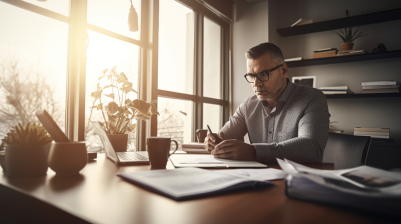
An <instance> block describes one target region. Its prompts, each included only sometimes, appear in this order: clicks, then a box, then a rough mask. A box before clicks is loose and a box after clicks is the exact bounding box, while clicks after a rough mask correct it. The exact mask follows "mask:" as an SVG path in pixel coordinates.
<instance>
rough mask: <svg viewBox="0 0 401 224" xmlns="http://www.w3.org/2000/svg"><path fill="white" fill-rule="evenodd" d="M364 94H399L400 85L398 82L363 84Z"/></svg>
mask: <svg viewBox="0 0 401 224" xmlns="http://www.w3.org/2000/svg"><path fill="white" fill-rule="evenodd" d="M361 85H362V93H399V92H400V83H399V82H397V81H393V80H390V81H374V82H363V83H361Z"/></svg>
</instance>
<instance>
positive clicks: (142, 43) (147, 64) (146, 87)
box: [0, 0, 232, 151]
mask: <svg viewBox="0 0 401 224" xmlns="http://www.w3.org/2000/svg"><path fill="white" fill-rule="evenodd" d="M0 1H1V2H4V3H7V4H10V5H13V6H15V7H19V8H21V9H24V10H27V11H30V12H33V13H36V14H39V15H42V16H45V17H47V18H50V19H55V20H57V21H61V22H64V23H67V24H69V32H68V56H67V58H68V59H67V71H66V82H67V92H66V120H65V122H66V130H65V133H66V135H67V137H68V138H69V139H70V141H85V96H86V93H85V90H86V41H87V30H92V31H94V32H97V33H100V34H103V35H106V36H109V37H111V38H114V39H118V40H121V41H125V42H127V43H131V44H134V45H136V46H138V47H139V48H140V53H139V55H138V61H139V71H138V72H139V74H138V78H139V80H138V83H139V92H138V98H139V99H143V100H147V101H152V100H157V99H158V97H159V96H160V97H165V98H172V99H179V100H190V101H192V102H194V108H193V111H194V116H193V124H194V125H193V127H194V130H196V129H199V128H201V127H202V119H203V116H202V115H203V103H209V104H215V105H220V106H222V108H223V113H222V114H221V118H222V119H221V120H222V121H223V122H224V121H226V120H228V118H229V114H232V108H231V103H230V102H231V98H232V93H231V86H232V84H231V80H232V79H231V63H230V61H231V48H232V47H231V44H232V41H231V37H232V24H231V23H230V22H231V21H228V20H225V19H224V18H223V19H222V18H221V17H219V16H217V15H216V14H214V13H213V12H212V11H211V10H209V9H208V8H206V7H205V6H204V5H202V4H200V3H199V2H197V1H195V0H176V1H177V2H179V3H181V4H183V5H185V6H186V7H189V8H191V9H192V10H193V11H194V14H195V20H194V23H195V24H194V27H195V34H194V37H195V40H194V41H195V49H194V54H195V55H194V73H193V74H194V95H191V94H185V93H177V92H171V91H166V90H159V89H158V44H159V40H158V36H159V0H140V1H141V34H140V40H136V39H133V38H129V37H127V36H124V35H121V34H118V33H115V32H112V31H110V30H107V29H104V28H101V27H99V26H96V25H92V24H89V23H88V22H87V4H88V3H87V0H70V4H69V6H70V8H69V12H70V13H69V15H68V16H65V15H63V14H60V13H57V12H53V11H51V10H49V9H45V8H42V7H40V6H37V5H34V4H31V3H28V2H24V1H20V0H0ZM204 17H207V18H208V19H210V20H212V21H213V22H215V23H217V24H218V25H220V26H221V40H220V41H221V49H220V50H221V63H222V66H221V79H222V82H221V83H222V89H221V91H222V93H221V96H222V99H214V98H209V97H204V96H203V18H204ZM222 125H223V124H222ZM136 135H137V139H138V141H137V145H136V148H137V149H138V150H142V151H146V137H147V136H157V116H152V118H151V120H150V122H146V121H142V120H141V121H139V122H138V128H137V132H136ZM192 138H193V139H192V140H194V139H195V136H192Z"/></svg>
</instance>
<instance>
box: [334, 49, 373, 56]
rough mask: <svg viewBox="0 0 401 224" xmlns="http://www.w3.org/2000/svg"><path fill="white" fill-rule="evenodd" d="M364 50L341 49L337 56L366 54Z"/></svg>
mask: <svg viewBox="0 0 401 224" xmlns="http://www.w3.org/2000/svg"><path fill="white" fill-rule="evenodd" d="M365 53H366V51H364V50H356V51H340V52H338V53H337V56H346V55H355V54H365Z"/></svg>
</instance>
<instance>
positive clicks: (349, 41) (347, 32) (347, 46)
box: [333, 9, 366, 51]
mask: <svg viewBox="0 0 401 224" xmlns="http://www.w3.org/2000/svg"><path fill="white" fill-rule="evenodd" d="M345 15H346V16H347V17H348V9H347V10H346V11H345ZM358 31H359V27H357V28H356V29H355V30H354V31H353V30H352V26H350V27H345V28H344V31H342V30H340V32H341V34H340V33H338V32H336V31H333V32H334V33H336V34H337V35H338V36H339V37H340V38H341V40H342V41H344V43H342V44H341V49H342V50H343V51H349V50H352V48H353V47H354V43H353V42H354V41H355V40H356V39H358V38H360V37H363V36H366V34H362V31H359V33H358Z"/></svg>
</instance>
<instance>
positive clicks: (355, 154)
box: [323, 132, 372, 170]
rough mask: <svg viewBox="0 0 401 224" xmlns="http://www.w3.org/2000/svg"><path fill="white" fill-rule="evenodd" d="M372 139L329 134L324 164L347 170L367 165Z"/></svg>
mask: <svg viewBox="0 0 401 224" xmlns="http://www.w3.org/2000/svg"><path fill="white" fill-rule="evenodd" d="M371 140H372V139H371V137H369V136H355V135H345V134H337V133H331V132H330V133H329V138H328V140H327V144H326V148H325V150H324V154H323V162H324V163H334V168H335V169H336V170H338V169H347V168H353V167H357V166H361V165H366V160H367V157H368V152H369V147H370V142H371Z"/></svg>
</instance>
